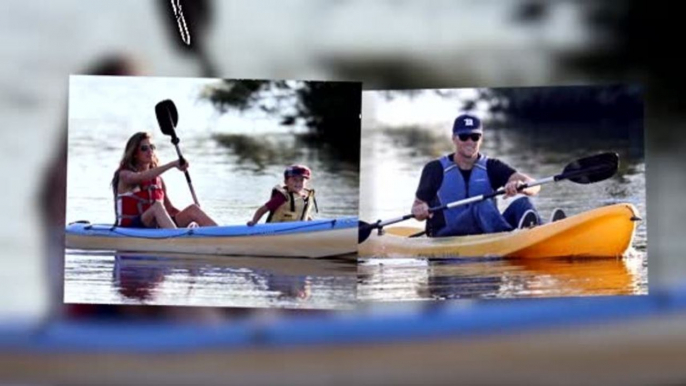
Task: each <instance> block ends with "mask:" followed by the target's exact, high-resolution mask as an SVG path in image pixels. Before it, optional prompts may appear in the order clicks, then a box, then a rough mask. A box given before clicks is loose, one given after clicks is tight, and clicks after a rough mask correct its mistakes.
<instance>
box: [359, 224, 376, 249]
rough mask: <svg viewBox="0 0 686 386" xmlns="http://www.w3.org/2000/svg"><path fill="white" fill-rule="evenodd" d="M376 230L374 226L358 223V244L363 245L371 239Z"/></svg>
mask: <svg viewBox="0 0 686 386" xmlns="http://www.w3.org/2000/svg"><path fill="white" fill-rule="evenodd" d="M373 230H374V224H369V223H366V222H364V221H358V224H357V243H358V244H361V243H363V242H364V241H365V240H367V239H368V238H369V236H370V235H371V234H372V231H373Z"/></svg>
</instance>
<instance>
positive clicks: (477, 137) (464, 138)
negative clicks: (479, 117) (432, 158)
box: [457, 133, 481, 142]
mask: <svg viewBox="0 0 686 386" xmlns="http://www.w3.org/2000/svg"><path fill="white" fill-rule="evenodd" d="M457 137H458V138H460V141H462V142H467V140H468V139H470V138H471V139H472V141H474V142H478V141H479V140H480V139H481V134H477V133H472V134H458V135H457Z"/></svg>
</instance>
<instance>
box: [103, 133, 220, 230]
mask: <svg viewBox="0 0 686 386" xmlns="http://www.w3.org/2000/svg"><path fill="white" fill-rule="evenodd" d="M150 140H151V136H150V134H148V133H145V132H140V133H136V134H134V135H133V136H131V138H129V140H128V142H127V143H126V148H125V150H124V155H123V157H122V159H121V161H120V162H119V168H117V170H116V171H115V172H114V177H113V178H112V190H113V193H114V199H115V214H116V218H117V223H116V225H117V226H121V227H131V228H177V227H181V228H185V227H187V226H189V225H195V224H197V225H199V226H216V225H217V223H216V222H214V220H212V219H211V218H210V217H209V216H208V215H207V214H206V213H205V212H204V211H203V210H202V209H200V207H199V206H197V205H195V204H191V205H189V206H187V207H186V208H185V209H183V210H179V209H177V208H176V207H174V205H172V203H171V201H170V200H169V195H168V194H167V188H166V186H165V185H164V180H162V177H161V174H162V173H164V172H166V171H167V170H169V169H172V168H174V167H175V168H177V169H179V170H181V171H185V170H186V169H188V162H185V163H184V164H181V162H180V160H176V161H172V162H169V163H167V164H164V165H162V166H158V162H159V161H158V159H157V155H155V145H154V144H152V143H151V142H150ZM193 223H195V224H193Z"/></svg>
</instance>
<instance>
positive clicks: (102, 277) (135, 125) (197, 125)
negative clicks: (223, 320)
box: [65, 78, 359, 308]
mask: <svg viewBox="0 0 686 386" xmlns="http://www.w3.org/2000/svg"><path fill="white" fill-rule="evenodd" d="M209 82H211V80H207V79H173V78H172V79H132V78H128V79H115V80H114V81H112V80H109V79H105V80H87V79H77V80H74V81H72V83H71V86H72V87H71V88H70V91H71V93H70V98H71V99H70V121H69V160H68V176H67V178H68V187H67V219H66V220H67V223H70V222H73V221H77V220H87V221H90V222H91V223H105V224H112V223H113V221H114V209H113V198H112V191H111V188H110V186H109V184H110V180H111V178H112V174H113V172H114V170H115V168H116V166H117V165H118V163H119V159H120V157H121V155H122V153H123V149H124V146H125V143H126V141H127V140H128V138H129V136H130V135H132V134H133V133H135V132H136V131H149V132H151V133H152V134H153V141H152V142H153V143H155V144H156V145H157V148H158V150H157V155H158V157H159V159H160V163H162V164H164V163H167V162H169V161H171V160H174V159H176V153H175V150H174V147H173V146H172V145H171V144H170V141H169V139H168V137H165V136H164V135H162V133H161V132H160V129H159V128H158V127H157V122H156V120H155V115H154V106H155V103H157V102H158V101H160V100H162V99H165V98H171V99H172V100H173V101H174V102H175V104H176V105H177V108H178V110H179V125H178V127H177V135H178V136H179V138H180V139H181V142H180V148H181V151H182V153H183V155H184V157H185V158H186V159H187V160H188V161H189V163H190V168H189V169H188V170H189V173H190V176H191V178H192V182H193V187H194V189H195V192H196V195H197V197H198V201H199V203H200V205H201V207H202V208H203V209H204V210H205V211H206V212H207V213H208V214H209V215H210V216H211V217H213V218H214V219H215V221H216V222H217V223H219V224H222V225H244V224H245V223H246V222H247V221H248V220H250V219H252V216H253V214H254V212H255V210H256V209H257V208H259V207H260V206H262V205H263V204H264V203H265V202H266V201H267V200H268V199H269V197H270V195H271V189H272V187H273V186H274V185H276V184H279V183H282V182H283V170H284V169H285V167H286V166H287V165H289V164H291V163H304V164H307V165H308V166H310V167H311V169H312V171H313V176H312V178H311V180H310V183H309V187H311V188H314V189H315V190H316V192H317V206H318V209H319V213H314V215H315V217H317V218H336V217H341V216H357V215H358V184H359V182H358V181H359V178H358V176H359V169H358V166H357V165H352V164H350V163H349V162H344V161H342V160H338V159H336V158H335V157H333V156H332V155H331V154H328V153H327V152H326V151H324V150H322V149H321V148H320V147H317V146H314V145H308V144H306V143H305V142H303V141H301V140H300V139H299V138H300V137H299V135H298V134H299V133H302V132H303V131H304V130H303V128H301V127H295V128H290V127H284V126H281V125H279V124H278V120H277V119H275V118H270V117H268V116H265V115H264V114H261V113H260V112H259V111H254V110H248V111H246V112H245V113H244V114H238V113H228V114H226V115H219V114H218V113H217V112H216V111H215V109H214V108H213V107H212V106H211V105H209V104H208V103H204V102H202V101H199V100H198V93H199V91H200V90H201V87H202V86H203V85H205V84H207V83H209ZM226 134H230V135H240V136H242V137H241V138H242V140H241V141H242V142H241V143H250V144H252V145H251V146H253V147H252V149H253V151H252V152H249V153H248V154H246V152H245V151H243V150H244V148H243V147H237V148H236V147H231V146H227V145H222V144H221V143H220V142H219V141H218V140H217V139H216V136H217V135H226ZM162 177H163V178H164V181H165V183H166V185H167V189H168V193H169V196H170V199H171V200H172V202H173V203H174V205H175V206H176V207H178V208H179V209H182V208H184V207H185V206H187V205H190V204H192V203H193V201H192V196H191V194H190V190H189V187H188V184H187V182H186V180H185V178H184V175H183V173H181V172H179V171H178V170H176V169H172V170H169V171H167V172H165V173H164V174H163V175H162ZM265 220H266V215H265V216H263V218H262V219H261V221H260V223H264V221H265ZM79 253H80V252H79ZM253 260H255V258H248V257H246V258H244V259H240V258H236V259H232V260H226V261H225V260H223V259H209V260H208V259H205V260H203V264H201V265H199V264H198V263H196V262H195V261H193V260H184V259H181V260H179V261H176V260H174V259H164V260H163V262H160V261H158V260H149V259H148V260H144V261H142V262H136V264H134V265H133V266H132V267H131V268H129V267H128V266H127V265H125V264H122V265H121V266H120V265H118V264H115V263H114V262H113V257H112V256H101V255H98V254H91V255H88V254H86V255H83V254H74V253H68V254H67V255H66V261H65V265H66V277H65V294H66V299H65V300H66V301H68V302H94V303H129V302H134V303H137V302H145V303H146V304H177V305H210V306H213V305H221V306H239V307H247V306H255V307H262V306H277V307H278V306H284V307H291V306H293V307H300V306H303V307H314V308H316V307H324V308H333V307H336V306H337V305H338V306H342V307H347V306H348V305H349V303H350V301H351V299H353V298H354V295H355V281H354V278H352V277H348V275H347V274H341V272H340V271H339V270H336V269H330V268H331V267H330V266H329V265H327V264H329V263H327V262H321V261H315V260H309V259H302V261H300V262H298V263H297V264H291V265H293V266H294V267H298V270H293V271H291V272H287V273H284V272H283V271H282V270H280V268H281V267H282V266H283V264H284V263H283V261H282V260H281V259H263V258H262V259H260V260H259V263H258V264H259V268H255V263H253ZM334 266H335V265H334ZM137 271H140V275H139V274H138V273H136V272H137ZM308 271H313V272H315V274H314V275H313V276H311V275H309V274H307V273H306V272H308ZM121 273H126V274H125V275H123V276H122V275H118V274H121ZM127 276H131V278H132V280H130V281H128V283H130V284H131V283H132V285H133V287H135V285H140V287H141V291H143V292H146V293H149V296H147V297H145V299H144V300H142V299H139V298H136V297H133V298H131V297H127V296H122V286H121V284H120V283H119V281H118V279H117V277H120V278H121V277H124V278H125V277H127ZM147 281H149V283H147ZM148 287H149V289H148V290H145V291H144V288H148ZM191 288H192V289H191ZM186 290H188V294H184V291H186ZM279 291H286V293H291V292H294V293H300V292H302V293H303V294H304V293H308V294H309V295H308V296H306V297H305V299H304V302H303V303H302V304H300V303H294V302H293V300H292V299H290V298H289V296H282V295H278V293H279ZM303 291H305V292H303ZM134 292H135V291H134Z"/></svg>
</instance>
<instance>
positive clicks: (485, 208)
mask: <svg viewBox="0 0 686 386" xmlns="http://www.w3.org/2000/svg"><path fill="white" fill-rule="evenodd" d="M452 139H453V143H454V144H455V152H454V153H452V154H448V155H445V156H443V157H441V158H439V159H437V160H433V161H431V162H429V163H428V164H426V165H425V166H424V169H423V170H422V175H421V178H420V181H419V186H418V188H417V191H416V197H415V201H414V204H413V206H412V214H413V215H414V217H415V218H416V219H417V220H419V221H424V220H426V235H427V236H429V237H445V236H464V235H474V234H484V233H495V232H506V231H512V230H514V229H516V228H523V227H531V226H535V225H538V224H540V223H541V219H540V216H539V215H538V213H537V212H536V210H535V208H534V206H533V203H532V202H531V200H530V199H529V197H527V196H533V195H536V194H538V192H539V191H540V185H539V186H534V187H530V188H527V189H524V190H522V191H521V192H518V191H517V189H518V187H519V186H520V185H522V184H523V183H526V182H529V181H533V179H532V178H531V177H529V176H528V175H526V174H523V173H521V172H518V171H517V170H515V169H514V168H512V167H511V166H509V165H508V164H506V163H505V162H503V161H500V160H498V159H496V158H490V157H487V156H486V155H484V154H482V153H481V152H480V148H481V144H482V143H483V125H482V123H481V120H480V119H479V118H478V117H476V116H474V115H470V114H463V115H460V116H458V117H457V118H456V119H455V121H454V123H453V137H452ZM501 187H503V188H504V189H505V192H506V193H505V197H513V196H515V195H516V194H518V193H522V194H524V195H525V196H524V197H520V198H517V199H516V200H514V201H513V202H512V203H511V204H510V205H509V207H508V208H507V209H506V210H505V211H504V212H503V213H502V214H501V213H500V211H499V210H498V207H497V204H496V201H495V198H493V199H489V200H484V201H481V202H478V203H473V204H468V205H462V206H457V207H455V208H451V209H446V210H443V211H439V212H435V213H429V208H430V207H436V206H440V205H444V204H447V203H450V202H454V201H458V200H462V199H465V198H469V197H473V196H478V195H481V194H489V193H492V192H494V191H496V190H498V189H499V188H501Z"/></svg>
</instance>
